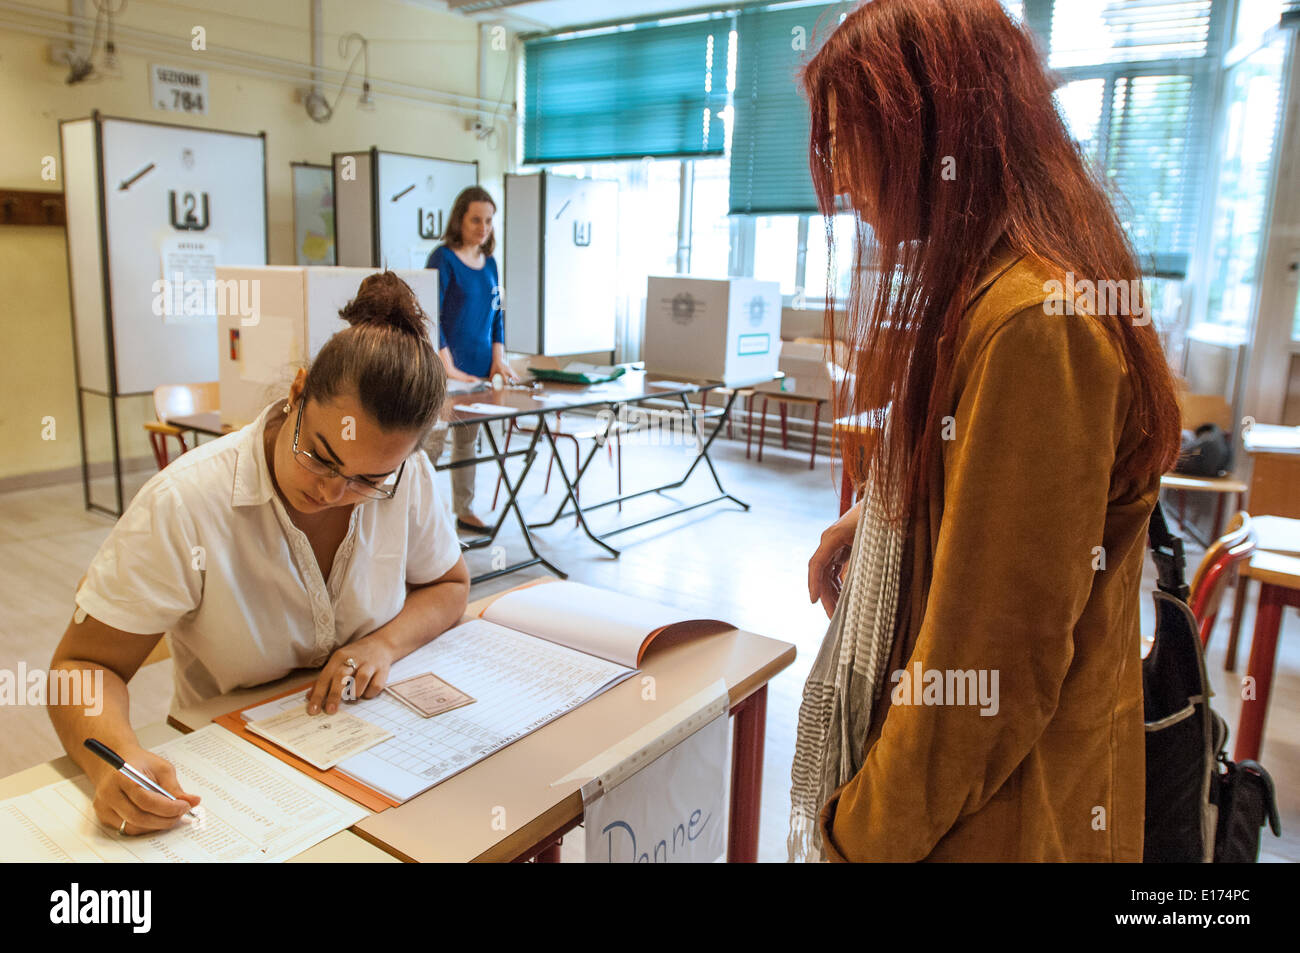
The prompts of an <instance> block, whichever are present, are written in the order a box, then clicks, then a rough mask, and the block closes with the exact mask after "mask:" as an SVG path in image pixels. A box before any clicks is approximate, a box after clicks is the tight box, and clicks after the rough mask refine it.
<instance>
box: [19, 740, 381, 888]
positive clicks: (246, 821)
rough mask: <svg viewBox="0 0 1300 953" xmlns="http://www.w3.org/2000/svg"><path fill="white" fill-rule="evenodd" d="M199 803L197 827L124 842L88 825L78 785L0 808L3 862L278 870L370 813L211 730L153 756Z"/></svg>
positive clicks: (83, 780)
mask: <svg viewBox="0 0 1300 953" xmlns="http://www.w3.org/2000/svg"><path fill="white" fill-rule="evenodd" d="M153 750H154V752H155V753H156V754H159V755H161V756H162V757H164V758H166V759H167V760H168V761H170V762H171V763H172V764H173V765H175V766H176V775H177V777H178V778H179V779H180V782H181V787H182V788H184V790H185V791H186V792H187V793H189V794H197V795H198V796H199V797H200V798H202V801H201V803H200V804H199V806H198V807H197V808H195V812H196V813H197V814H198V815H199V817H198V818H197V819H193V818H188V817H187V818H182V820H181V822H180V823H179V824H177V825H176V826H175V827H173V828H172V829H171V830H167V831H161V832H159V833H155V834H139V835H135V836H130V835H122V834H119V833H118V832H117V831H115V830H112V829H110V828H107V827H105V826H104V825H103V824H101V823H100V822H99V819H98V818H97V817H96V816H95V812H94V809H93V808H92V807H91V802H92V800H93V799H94V794H95V792H94V789H93V788H92V786H91V784H90V779H89V778H87V777H86V776H85V775H80V776H79V777H76V778H72V779H70V780H67V781H60V782H58V783H56V784H51V785H48V786H47V787H43V788H39V789H38V790H35V791H32V792H30V793H28V794H23V795H20V796H18V797H14V798H9V799H8V800H6V801H0V860H4V861H26V862H37V863H42V862H43V863H48V862H60V861H61V862H65V863H96V862H104V861H111V862H118V863H121V862H126V863H141V862H144V863H158V862H171V863H204V862H207V863H214V862H220V863H240V862H249V861H282V860H288V859H289V858H290V857H293V856H296V855H297V854H300V853H302V852H303V851H304V850H306V849H307V848H309V847H312V846H314V845H315V844H318V843H320V842H321V841H323V840H325V838H327V837H330V836H332V835H334V834H337V833H338V832H339V831H342V830H346V829H347V828H349V827H351V826H352V825H353V824H355V823H357V821H359V820H361V819H362V818H363V817H365V816H366V815H367V814H368V813H369V812H367V811H366V809H365V808H363V807H360V806H359V805H357V804H355V803H353V802H352V801H350V800H348V799H347V798H345V797H343V796H342V795H340V794H335V793H334V792H333V791H331V790H330V789H329V788H327V787H325V786H324V785H323V784H320V783H319V782H317V781H313V780H312V779H311V778H309V777H307V776H306V775H304V774H302V773H301V772H299V771H296V770H295V769H293V768H292V767H290V766H289V765H287V764H285V763H283V762H282V761H279V760H277V759H276V758H273V757H272V756H271V755H269V754H267V753H266V752H265V751H262V750H260V749H258V748H256V747H254V746H253V745H250V744H248V742H246V741H242V740H240V739H239V738H236V737H235V736H234V735H232V734H231V733H230V732H228V731H226V730H225V729H224V728H221V727H219V726H217V725H209V726H208V727H206V728H201V729H199V730H198V731H195V732H192V733H191V734H188V735H185V736H184V737H182V738H176V739H173V740H172V741H169V742H167V743H166V744H163V745H160V746H158V747H157V748H155V749H153Z"/></svg>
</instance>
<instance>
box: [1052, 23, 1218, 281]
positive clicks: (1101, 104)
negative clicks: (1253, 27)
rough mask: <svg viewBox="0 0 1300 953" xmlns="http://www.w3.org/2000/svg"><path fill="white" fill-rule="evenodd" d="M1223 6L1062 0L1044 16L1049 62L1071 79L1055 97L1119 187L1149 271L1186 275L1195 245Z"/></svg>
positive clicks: (1122, 213) (1127, 222)
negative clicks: (1082, 119)
mask: <svg viewBox="0 0 1300 953" xmlns="http://www.w3.org/2000/svg"><path fill="white" fill-rule="evenodd" d="M1041 2H1042V0H1039V3H1038V5H1039V6H1041ZM1226 6H1227V5H1226V4H1225V3H1224V2H1223V0H1069V2H1062V0H1057V2H1054V3H1052V4H1051V10H1050V17H1046V18H1044V19H1046V21H1047V22H1049V23H1050V24H1051V32H1050V38H1049V40H1048V42H1047V44H1046V46H1047V49H1048V63H1049V66H1050V67H1051V68H1053V69H1055V70H1057V72H1058V75H1059V76H1060V77H1061V78H1062V79H1063V80H1068V81H1069V82H1068V83H1065V84H1064V85H1063V86H1062V87H1061V88H1060V90H1058V98H1059V99H1060V100H1061V101H1062V105H1063V112H1064V114H1065V116H1066V119H1067V121H1068V122H1070V124H1071V131H1072V132H1073V133H1074V135H1075V137H1076V138H1077V139H1079V140H1080V142H1081V145H1083V147H1084V149H1085V151H1086V152H1087V153H1088V154H1089V156H1090V158H1092V159H1093V160H1094V161H1095V162H1097V163H1098V164H1099V165H1100V167H1101V169H1102V172H1103V174H1104V176H1105V177H1106V179H1107V181H1108V182H1109V184H1110V185H1111V187H1112V188H1113V189H1114V190H1115V191H1116V193H1117V198H1118V200H1117V203H1116V209H1117V211H1118V213H1119V218H1120V221H1121V222H1122V223H1123V225H1124V227H1125V229H1126V230H1127V232H1128V234H1129V237H1130V239H1131V240H1132V242H1133V244H1134V247H1135V248H1136V250H1137V252H1138V254H1139V256H1140V257H1141V259H1142V266H1143V268H1144V270H1146V271H1147V273H1148V274H1150V275H1153V276H1160V277H1171V278H1182V277H1184V276H1185V275H1186V272H1187V266H1188V262H1189V260H1190V258H1191V255H1192V252H1193V251H1194V248H1195V244H1196V228H1197V223H1198V220H1199V213H1200V204H1201V199H1202V190H1203V187H1204V185H1205V181H1204V170H1205V167H1206V166H1207V165H1208V163H1209V161H1210V155H1209V143H1210V118H1211V117H1210V110H1211V108H1212V103H1211V99H1212V95H1213V89H1212V81H1213V76H1214V71H1215V69H1216V65H1217V58H1216V50H1217V49H1218V47H1219V39H1218V38H1219V37H1220V36H1221V35H1222V31H1223V21H1224V18H1225V16H1226V12H1227V11H1226ZM1067 97H1068V98H1069V99H1070V100H1072V101H1071V102H1068V103H1067V102H1066V100H1067ZM1090 97H1095V103H1088V102H1084V101H1083V100H1086V99H1089V98H1090ZM1079 116H1087V117H1089V121H1088V122H1087V123H1086V125H1087V126H1088V128H1082V127H1081V124H1080V123H1079V122H1078V117H1079ZM1094 116H1095V117H1096V124H1095V126H1094V123H1093V122H1092V120H1091V117H1094Z"/></svg>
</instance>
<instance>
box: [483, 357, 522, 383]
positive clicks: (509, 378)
mask: <svg viewBox="0 0 1300 953" xmlns="http://www.w3.org/2000/svg"><path fill="white" fill-rule="evenodd" d="M495 374H500V375H501V379H502V380H503V381H505V382H506V383H507V384H518V383H519V378H518V377H516V376H515V371H514V368H512V367H511V366H510V365H509V364H507V363H506V362H505V361H497V360H494V361H493V362H492V370H490V371H488V379H489V380H490V379H491V378H492V376H493V375H495Z"/></svg>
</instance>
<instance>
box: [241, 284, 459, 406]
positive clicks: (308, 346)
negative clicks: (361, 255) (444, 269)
mask: <svg viewBox="0 0 1300 953" xmlns="http://www.w3.org/2000/svg"><path fill="white" fill-rule="evenodd" d="M374 273H375V269H374V268H342V267H336V268H328V267H299V266H271V267H265V266H264V267H258V268H239V267H229V268H218V269H217V277H218V278H219V279H220V280H222V281H225V282H228V283H235V286H236V287H244V288H248V289H250V297H251V298H252V299H253V300H255V301H256V304H257V308H256V314H254V315H251V316H250V315H244V314H240V313H235V312H232V313H223V314H221V315H220V316H219V318H218V322H219V323H218V333H217V335H216V337H217V341H216V344H217V347H216V350H217V351H218V352H219V353H218V355H217V358H218V374H217V380H218V387H219V393H220V398H219V402H220V404H221V422H222V423H223V424H225V425H227V426H230V427H242V426H244V425H245V424H248V423H250V422H252V421H253V420H254V419H255V418H256V417H257V415H258V414H259V413H261V412H262V410H263V409H264V408H265V407H266V405H267V404H268V403H270V402H271V401H273V400H278V399H279V398H281V397H283V396H284V395H285V394H287V393H288V390H289V384H290V382H292V380H293V377H294V374H295V373H296V372H297V369H298V368H299V367H305V366H306V365H307V363H308V362H310V361H311V359H312V358H314V357H315V356H316V355H317V354H318V353H319V352H320V349H321V348H322V347H324V345H325V342H326V341H328V340H329V339H330V336H331V335H332V334H334V333H335V332H336V331H342V330H343V329H344V328H346V327H347V326H348V325H347V322H345V321H344V320H343V319H342V318H340V317H339V309H340V308H342V307H343V306H344V305H346V304H347V303H348V302H349V301H351V300H352V299H353V298H354V297H356V294H357V289H358V288H359V287H360V285H361V281H362V279H363V278H365V277H366V276H367V275H372V274H374ZM394 273H395V274H396V275H397V276H398V277H399V278H401V279H402V280H403V281H405V282H406V283H407V284H408V285H410V286H411V290H412V291H414V292H415V296H416V298H417V299H418V300H419V302H420V307H421V308H423V309H424V311H425V313H426V314H427V315H428V316H429V320H430V322H431V325H430V328H429V333H430V335H431V336H432V335H436V334H437V333H438V331H437V326H438V271H437V269H423V268H422V269H420V270H418V271H415V270H410V269H406V270H397V271H395V272H394ZM252 289H256V290H255V291H253V290H252ZM435 342H436V339H435Z"/></svg>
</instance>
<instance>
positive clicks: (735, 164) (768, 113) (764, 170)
mask: <svg viewBox="0 0 1300 953" xmlns="http://www.w3.org/2000/svg"><path fill="white" fill-rule="evenodd" d="M842 6H843V4H840V3H820V4H815V5H811V6H803V7H786V8H780V9H774V10H769V9H759V10H748V11H745V12H742V13H741V14H740V16H739V17H738V18H737V23H736V34H737V37H738V40H739V48H738V49H737V51H736V91H735V95H734V97H733V103H734V106H735V110H736V118H735V124H734V127H733V129H732V133H731V202H730V205H731V214H732V215H774V214H780V213H783V212H794V213H799V214H806V213H811V212H816V211H817V195H816V193H815V192H814V191H813V185H812V177H811V176H810V175H809V173H808V103H807V101H806V100H805V99H804V98H803V95H802V93H801V92H800V90H799V87H798V71H799V69H800V68H801V67H802V66H803V64H804V63H805V62H807V60H808V59H809V58H811V56H812V53H813V50H814V47H813V41H814V38H815V37H820V36H821V35H823V34H824V33H826V32H828V31H829V30H830V29H831V28H833V27H834V26H835V25H836V24H837V23H838V17H837V16H836V15H835V14H834V13H832V12H831V10H832V8H835V9H839V8H841V7H842ZM832 17H834V19H832Z"/></svg>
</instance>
